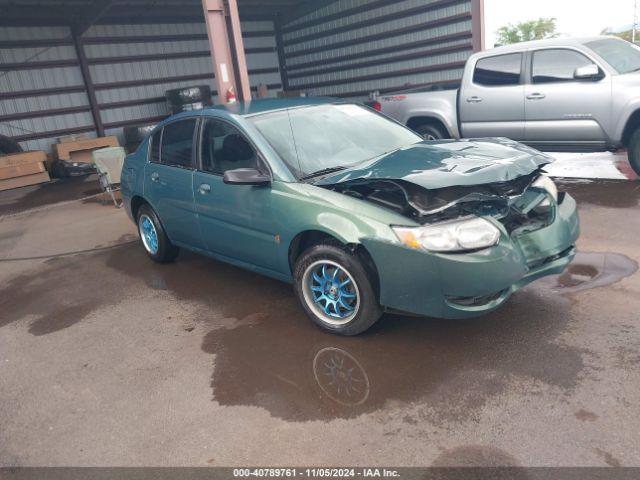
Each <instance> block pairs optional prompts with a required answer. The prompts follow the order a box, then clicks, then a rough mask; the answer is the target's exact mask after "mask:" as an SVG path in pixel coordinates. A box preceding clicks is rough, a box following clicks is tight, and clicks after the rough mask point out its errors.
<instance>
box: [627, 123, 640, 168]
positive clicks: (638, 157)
mask: <svg viewBox="0 0 640 480" xmlns="http://www.w3.org/2000/svg"><path fill="white" fill-rule="evenodd" d="M628 157H629V163H630V164H631V168H633V171H634V172H636V175H638V176H640V128H637V129H636V131H635V132H633V134H632V135H631V138H630V139H629V146H628Z"/></svg>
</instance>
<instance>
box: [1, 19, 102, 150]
mask: <svg viewBox="0 0 640 480" xmlns="http://www.w3.org/2000/svg"><path fill="white" fill-rule="evenodd" d="M70 37H71V32H70V30H69V28H67V27H3V28H0V134H2V135H7V136H10V137H17V139H18V140H20V139H24V140H23V141H22V146H23V148H25V149H29V150H42V149H44V150H46V149H47V148H48V146H49V144H50V143H52V142H53V141H54V139H53V138H40V137H39V136H40V134H41V133H42V132H63V131H65V130H68V129H74V130H77V131H87V132H89V133H92V134H94V135H95V130H94V126H93V119H92V117H91V112H90V107H89V100H88V98H87V94H86V92H85V90H84V84H83V79H82V73H81V71H80V67H79V62H78V58H77V55H76V51H75V47H74V45H73V42H72V41H71V40H70ZM20 64H22V65H20ZM53 135H54V136H55V135H57V134H56V133H54V134H53Z"/></svg>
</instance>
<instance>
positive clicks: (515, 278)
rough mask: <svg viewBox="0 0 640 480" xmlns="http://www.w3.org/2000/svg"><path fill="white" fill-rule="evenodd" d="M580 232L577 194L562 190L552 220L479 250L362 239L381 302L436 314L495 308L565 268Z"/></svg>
mask: <svg viewBox="0 0 640 480" xmlns="http://www.w3.org/2000/svg"><path fill="white" fill-rule="evenodd" d="M579 233H580V228H579V221H578V213H577V207H576V202H575V200H574V199H573V198H572V197H571V196H570V195H566V194H565V195H563V198H562V201H561V202H560V203H559V204H558V205H557V210H556V217H555V220H554V222H553V223H552V224H551V225H549V226H547V227H545V228H543V229H540V230H537V231H535V232H531V233H527V234H522V235H519V236H513V237H510V236H509V235H508V233H507V232H506V231H503V235H502V238H501V240H500V243H499V244H498V245H496V246H495V247H492V248H489V249H486V250H482V251H479V252H472V253H463V254H437V253H428V252H425V251H420V250H411V249H409V248H406V247H404V246H402V245H400V244H395V243H388V242H382V241H379V240H374V239H363V241H362V243H363V245H364V246H365V248H366V249H367V250H368V251H369V253H370V254H371V256H372V257H373V260H374V262H375V264H376V267H377V269H378V274H379V278H380V303H381V304H382V305H383V306H384V307H386V308H388V309H392V310H398V311H402V312H406V313H411V314H416V315H424V316H429V317H437V318H451V319H457V318H468V317H474V316H479V315H482V314H485V313H487V312H490V311H492V310H495V309H496V308H498V307H499V306H500V305H501V304H502V303H504V302H505V301H506V300H507V299H508V298H509V297H510V296H511V294H512V293H513V292H515V291H517V290H518V289H520V288H522V287H524V286H525V285H527V284H529V283H531V282H533V281H534V280H537V279H539V278H541V277H544V276H547V275H554V274H558V273H561V272H562V271H563V270H564V269H565V268H566V266H567V265H568V264H569V263H570V262H571V261H572V260H573V257H574V256H575V242H576V240H577V239H578V236H579Z"/></svg>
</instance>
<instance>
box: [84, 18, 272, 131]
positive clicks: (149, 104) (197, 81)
mask: <svg viewBox="0 0 640 480" xmlns="http://www.w3.org/2000/svg"><path fill="white" fill-rule="evenodd" d="M242 30H243V35H244V37H245V38H244V42H245V50H246V52H245V53H246V56H247V65H248V68H249V74H250V80H251V86H252V87H257V85H258V84H260V83H264V84H266V85H269V86H270V87H271V92H272V94H273V95H275V89H280V88H281V79H280V72H279V68H278V56H277V53H276V47H275V32H274V27H273V22H271V21H260V22H257V21H252V22H243V23H242ZM83 44H84V48H85V53H86V55H87V59H88V62H89V64H90V73H91V78H92V81H93V83H94V85H95V89H96V97H97V101H98V104H99V105H100V115H101V118H102V121H103V123H104V126H105V131H106V133H107V134H119V132H121V130H122V127H123V126H125V125H132V124H138V123H145V122H155V121H157V120H159V119H160V118H162V117H164V116H166V115H167V114H168V113H169V110H168V107H167V105H166V102H165V99H164V92H165V91H166V90H168V89H171V88H179V87H186V86H192V85H208V86H210V87H211V89H212V90H215V82H214V75H213V65H212V63H211V56H210V53H209V41H208V39H207V34H206V29H205V25H204V23H189V24H184V23H183V24H148V25H96V26H93V27H91V28H90V29H89V30H88V31H87V33H86V34H85V36H84V39H83Z"/></svg>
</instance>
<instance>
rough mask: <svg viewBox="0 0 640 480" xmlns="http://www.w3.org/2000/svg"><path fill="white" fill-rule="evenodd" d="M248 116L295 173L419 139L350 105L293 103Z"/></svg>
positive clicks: (308, 172)
mask: <svg viewBox="0 0 640 480" xmlns="http://www.w3.org/2000/svg"><path fill="white" fill-rule="evenodd" d="M250 120H251V122H253V124H254V125H255V126H256V128H257V129H258V130H259V131H260V133H262V135H264V137H265V138H266V139H267V141H268V142H269V143H270V144H271V146H272V147H273V148H274V149H275V150H276V152H277V153H278V154H279V155H280V157H281V158H282V159H283V160H284V161H285V162H286V163H287V164H288V165H289V167H290V168H291V169H292V170H293V171H294V173H295V174H296V175H297V176H298V178H303V177H307V176H310V175H313V174H320V173H322V172H323V171H327V170H332V169H338V168H340V167H343V168H346V167H350V166H352V165H355V164H358V163H361V162H363V161H365V160H369V159H372V158H375V157H379V156H380V155H383V154H385V153H387V152H392V151H394V150H397V149H399V148H402V147H406V146H408V145H413V144H414V143H418V142H420V141H422V138H421V137H420V136H419V135H417V134H415V133H413V132H412V131H411V130H409V129H407V128H405V127H403V126H402V125H398V124H397V123H395V122H393V121H391V120H388V119H387V118H385V117H383V116H382V115H379V114H377V113H375V112H373V111H371V110H369V109H368V108H366V107H361V106H359V105H353V104H344V105H342V104H338V105H318V106H310V107H302V108H294V109H291V110H287V111H281V112H273V113H267V114H264V115H258V116H256V117H252V118H251V119H250ZM327 173H328V172H327Z"/></svg>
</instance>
